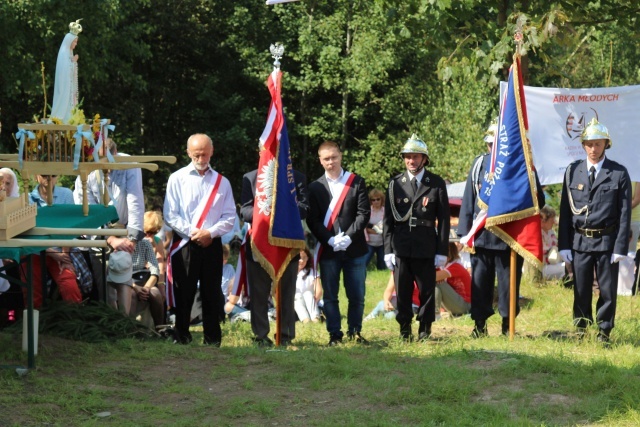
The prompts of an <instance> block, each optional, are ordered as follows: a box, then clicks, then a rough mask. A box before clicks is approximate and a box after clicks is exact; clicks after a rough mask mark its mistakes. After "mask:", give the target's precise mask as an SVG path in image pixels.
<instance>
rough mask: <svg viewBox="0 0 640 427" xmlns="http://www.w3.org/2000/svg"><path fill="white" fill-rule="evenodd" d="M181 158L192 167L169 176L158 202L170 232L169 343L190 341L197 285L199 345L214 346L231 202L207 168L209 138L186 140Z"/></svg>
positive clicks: (227, 188) (223, 183) (224, 183)
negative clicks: (171, 306) (171, 304)
mask: <svg viewBox="0 0 640 427" xmlns="http://www.w3.org/2000/svg"><path fill="white" fill-rule="evenodd" d="M187 154H188V155H189V157H190V158H191V160H192V162H191V163H190V164H189V165H187V166H185V167H183V168H182V169H179V170H178V171H176V172H174V173H173V174H171V176H170V177H169V181H168V182H167V193H166V196H165V200H164V220H165V223H166V224H167V225H169V226H170V227H171V228H172V230H173V242H172V243H171V246H170V252H169V253H170V255H169V257H168V258H169V260H168V261H169V265H170V267H169V269H168V274H167V278H169V276H171V281H172V284H169V286H173V291H174V295H175V308H176V325H175V342H176V343H180V344H188V343H189V342H191V340H192V338H191V333H190V332H189V323H190V322H189V321H190V319H189V317H190V314H191V307H192V305H193V300H194V298H195V294H196V290H197V289H198V288H197V286H198V282H199V283H200V297H201V299H202V326H203V329H204V344H210V345H214V346H220V342H221V341H222V332H221V329H220V321H221V320H222V319H224V296H223V295H222V290H221V289H220V282H221V280H222V242H221V236H223V235H224V234H225V233H227V232H229V230H231V229H232V228H233V223H234V221H235V217H236V209H235V201H234V199H233V193H232V192H231V185H230V184H229V180H227V179H226V178H224V177H223V176H222V175H220V174H219V173H218V172H216V171H214V170H213V169H212V168H211V166H209V160H210V159H211V156H212V155H213V142H212V141H211V138H209V137H208V136H207V135H204V134H195V135H191V137H190V138H189V140H188V141H187ZM169 273H171V274H169Z"/></svg>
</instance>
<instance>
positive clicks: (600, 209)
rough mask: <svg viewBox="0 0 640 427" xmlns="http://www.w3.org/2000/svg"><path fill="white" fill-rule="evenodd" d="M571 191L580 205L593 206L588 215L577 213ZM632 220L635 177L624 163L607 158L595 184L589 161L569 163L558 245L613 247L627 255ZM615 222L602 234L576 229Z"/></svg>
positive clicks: (584, 248) (586, 249) (586, 248)
mask: <svg viewBox="0 0 640 427" xmlns="http://www.w3.org/2000/svg"><path fill="white" fill-rule="evenodd" d="M569 191H571V195H572V197H573V202H574V204H575V208H576V209H578V210H579V209H581V208H582V207H583V206H588V207H589V216H588V217H586V215H585V213H582V214H580V215H575V214H573V212H572V211H571V207H570V204H569V196H568V192H569ZM630 222H631V180H630V178H629V173H628V172H627V169H626V168H625V167H624V166H622V165H621V164H619V163H617V162H614V161H613V160H609V159H607V158H605V159H604V162H603V163H602V169H600V172H599V173H598V175H597V176H596V180H595V182H594V183H593V187H592V188H589V172H588V170H587V161H586V160H578V161H575V162H573V163H572V164H570V165H569V167H568V173H565V179H564V183H563V184H562V199H561V201H560V223H559V227H558V249H560V250H563V249H574V250H577V251H582V252H591V251H600V252H604V251H610V252H613V253H616V254H620V255H626V253H627V250H628V247H629V228H630ZM611 226H614V227H615V231H614V232H612V233H610V234H607V235H604V236H600V237H586V236H583V235H581V234H578V233H576V232H575V229H576V228H578V227H579V228H590V229H599V228H607V227H611Z"/></svg>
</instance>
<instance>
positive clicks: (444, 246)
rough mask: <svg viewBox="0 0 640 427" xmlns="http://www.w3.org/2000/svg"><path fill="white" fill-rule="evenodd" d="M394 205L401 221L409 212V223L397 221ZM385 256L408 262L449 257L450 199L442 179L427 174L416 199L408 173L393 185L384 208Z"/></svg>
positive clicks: (389, 189) (394, 180) (423, 177)
mask: <svg viewBox="0 0 640 427" xmlns="http://www.w3.org/2000/svg"><path fill="white" fill-rule="evenodd" d="M391 204H394V205H395V208H396V210H397V212H398V215H399V216H400V218H404V217H405V216H406V215H407V213H408V212H409V210H411V215H410V217H412V218H414V220H412V219H411V218H409V219H408V220H407V221H404V222H399V221H396V219H395V217H394V215H393V211H392V208H391ZM383 236H384V252H385V254H391V253H393V254H396V256H399V257H408V258H434V257H435V256H436V255H445V256H446V255H447V253H448V245H449V197H448V196H447V186H446V184H445V182H444V180H443V179H442V178H440V177H439V176H438V175H435V174H433V173H431V172H429V171H428V170H425V171H424V174H423V175H422V181H420V186H419V188H418V192H417V193H416V194H415V196H414V195H413V189H412V188H411V180H410V176H409V174H408V173H407V172H406V171H405V172H403V173H401V174H400V175H396V176H395V177H393V178H392V179H391V181H390V182H389V187H388V188H387V197H386V200H385V207H384V227H383Z"/></svg>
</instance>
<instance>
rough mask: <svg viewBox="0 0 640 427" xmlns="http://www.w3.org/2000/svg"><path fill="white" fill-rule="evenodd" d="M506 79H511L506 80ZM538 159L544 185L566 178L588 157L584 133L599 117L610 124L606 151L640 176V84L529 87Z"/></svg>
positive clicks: (532, 135) (634, 175) (638, 178)
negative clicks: (573, 165)
mask: <svg viewBox="0 0 640 427" xmlns="http://www.w3.org/2000/svg"><path fill="white" fill-rule="evenodd" d="M502 85H506V83H505V82H502ZM524 93H525V99H526V103H527V113H528V117H529V139H530V141H531V148H532V151H533V161H534V164H535V167H536V170H537V171H538V177H539V178H540V183H541V184H542V185H548V184H556V183H561V182H562V180H563V178H564V171H565V169H566V168H567V166H568V165H569V164H570V163H571V162H573V161H574V160H579V159H584V158H585V157H586V155H585V152H584V149H583V148H582V144H581V142H580V133H581V132H582V130H583V129H584V127H585V126H587V124H588V123H589V121H590V120H591V119H592V118H593V117H596V118H597V119H598V121H599V122H601V123H602V124H603V125H605V126H606V127H607V129H609V135H610V136H611V142H612V147H611V148H610V149H609V150H607V151H606V156H607V157H608V158H609V159H611V160H615V161H617V162H618V163H621V164H622V165H624V166H625V167H626V168H627V170H628V171H629V174H630V175H631V180H632V181H640V149H639V148H640V145H639V144H638V141H639V140H640V136H639V135H638V133H636V131H635V130H634V127H635V126H640V86H621V87H609V88H594V89H558V88H541V87H532V86H525V87H524Z"/></svg>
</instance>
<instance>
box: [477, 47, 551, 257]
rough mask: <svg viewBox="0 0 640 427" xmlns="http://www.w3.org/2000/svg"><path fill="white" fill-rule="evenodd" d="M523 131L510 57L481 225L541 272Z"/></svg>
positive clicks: (516, 72) (523, 113)
mask: <svg viewBox="0 0 640 427" xmlns="http://www.w3.org/2000/svg"><path fill="white" fill-rule="evenodd" d="M528 128H529V124H528V119H527V106H526V103H525V98H524V88H523V82H522V74H521V71H520V59H519V58H516V59H515V60H514V62H513V65H512V66H511V69H510V71H509V82H508V85H507V91H506V92H505V94H504V98H503V102H502V109H501V113H500V121H499V123H498V133H497V135H496V140H495V142H494V144H493V147H492V153H491V166H490V169H489V173H488V174H486V175H485V176H486V178H485V179H484V180H483V183H482V188H481V189H480V192H479V193H478V198H479V200H478V204H479V206H480V207H481V208H482V210H483V211H485V210H486V217H485V218H484V221H485V224H484V227H485V228H487V229H488V230H489V231H491V232H492V233H494V234H495V235H497V236H498V237H500V238H501V239H502V240H503V241H504V242H506V243H507V244H508V245H509V246H510V247H511V248H512V249H513V250H515V251H516V252H517V253H518V254H520V255H521V256H522V257H524V258H525V259H526V260H527V261H528V262H530V263H531V264H533V265H535V266H537V267H538V268H540V269H541V268H542V229H541V223H540V215H539V213H540V206H538V197H537V185H536V177H535V171H534V167H533V158H532V154H531V147H530V146H529V140H528V137H527V130H528ZM478 216H479V217H482V216H483V215H478Z"/></svg>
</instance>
